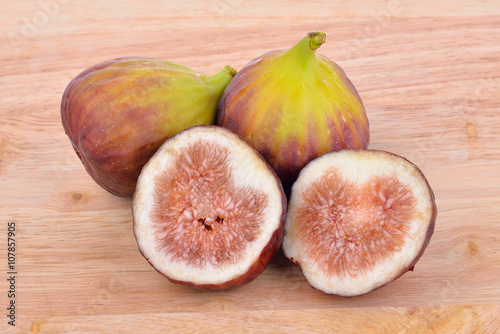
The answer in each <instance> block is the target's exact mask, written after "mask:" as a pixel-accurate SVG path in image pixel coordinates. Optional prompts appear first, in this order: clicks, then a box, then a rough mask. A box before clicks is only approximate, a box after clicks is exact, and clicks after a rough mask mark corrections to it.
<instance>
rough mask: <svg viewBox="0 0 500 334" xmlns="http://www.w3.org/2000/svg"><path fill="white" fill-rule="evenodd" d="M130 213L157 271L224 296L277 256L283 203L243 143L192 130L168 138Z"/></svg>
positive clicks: (207, 129) (145, 172) (270, 174)
mask: <svg viewBox="0 0 500 334" xmlns="http://www.w3.org/2000/svg"><path fill="white" fill-rule="evenodd" d="M132 211H133V217H134V234H135V237H136V239H137V244H138V248H139V250H140V252H141V253H142V254H143V256H144V257H145V258H146V259H147V260H148V261H149V263H150V264H151V265H152V266H153V267H154V268H155V269H156V270H157V271H158V272H160V273H161V274H163V275H165V276H166V277H167V278H168V279H170V280H171V281H172V282H175V283H182V284H186V285H189V286H193V287H197V288H199V289H202V290H224V289H229V288H232V287H236V286H241V285H243V284H246V283H248V282H250V281H252V280H253V279H254V278H256V277H257V276H258V275H259V274H260V273H262V271H264V269H265V268H266V266H267V264H268V262H269V260H270V259H271V258H272V257H273V256H274V255H275V253H276V251H277V250H278V248H279V246H280V244H281V241H282V238H283V225H284V221H285V216H286V198H285V195H284V193H283V188H282V185H281V182H280V180H279V179H278V177H277V176H276V174H275V173H274V171H273V170H272V169H271V168H270V167H269V165H268V164H267V163H266V162H265V161H264V160H263V158H262V157H261V156H260V155H259V154H258V153H257V152H256V151H255V150H254V149H253V148H252V147H251V146H249V145H248V144H247V143H246V142H244V141H243V140H242V139H241V138H240V137H238V136H237V135H235V134H234V133H232V132H230V131H229V130H226V129H224V128H222V127H218V126H195V127H191V128H189V129H187V130H184V131H182V132H179V133H178V134H176V135H174V136H173V137H171V138H170V139H168V140H167V141H166V142H165V143H164V144H163V145H162V146H161V147H160V149H159V150H158V152H157V153H155V155H154V156H153V157H152V158H151V160H150V161H149V162H148V163H147V164H146V165H145V167H144V168H143V169H142V171H141V174H140V176H139V180H138V183H137V188H136V192H135V194H134V198H133V205H132Z"/></svg>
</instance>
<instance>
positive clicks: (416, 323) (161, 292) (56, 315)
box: [0, 0, 500, 333]
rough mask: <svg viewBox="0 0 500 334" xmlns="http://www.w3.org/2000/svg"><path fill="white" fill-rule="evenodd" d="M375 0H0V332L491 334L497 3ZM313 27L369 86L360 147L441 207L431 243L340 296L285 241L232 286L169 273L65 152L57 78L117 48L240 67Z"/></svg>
mask: <svg viewBox="0 0 500 334" xmlns="http://www.w3.org/2000/svg"><path fill="white" fill-rule="evenodd" d="M367 3H368V2H366V1H361V0H356V1H341V0H338V1H330V0H328V1H327V0H324V1H320V0H316V1H309V2H306V1H296V2H286V1H283V0H279V1H264V0H259V1H243V0H208V1H201V0H182V1H173V0H163V1H162V0H156V1H143V0H134V1H116V0H113V1H79V0H18V1H3V2H2V9H1V13H0V22H2V23H1V26H0V47H1V48H0V61H1V66H0V217H1V220H0V239H1V241H0V248H1V250H0V254H1V255H0V296H1V297H0V310H3V311H0V332H2V333H166V332H172V333H182V332H194V333H196V332H230V333H246V332H249V333H250V332H257V333H261V332H272V333H280V332H282V333H292V332H304V333H309V332H327V333H332V332H346V333H500V267H499V266H500V134H499V133H500V113H499V106H500V74H499V73H500V38H499V37H500V3H499V2H498V1H495V0H483V1H474V0H456V1H452V0H443V1H434V0H425V1H403V0H377V1H371V2H370V4H367ZM313 30H321V31H324V32H325V33H326V34H327V42H326V44H324V45H323V46H322V47H321V49H320V50H319V52H320V53H321V54H323V55H325V56H327V57H329V58H331V59H332V60H335V61H336V62H337V63H338V64H339V65H340V66H342V67H343V68H344V70H345V71H346V72H347V74H348V76H349V77H350V78H351V80H352V81H353V83H354V84H355V86H356V87H357V89H358V91H359V93H360V95H361V97H362V98H363V100H364V103H365V106H366V109H367V112H368V115H369V119H370V125H371V135H372V139H371V143H370V148H376V149H384V150H389V151H392V152H394V153H397V154H400V155H403V156H405V157H407V158H408V159H410V160H411V161H413V162H414V163H416V164H417V165H418V166H419V167H420V168H421V169H422V170H423V172H424V173H425V175H426V176H427V177H428V179H429V182H430V184H431V185H432V187H433V189H434V191H435V194H436V198H437V205H438V210H439V213H438V218H437V225H436V230H435V234H434V237H433V239H432V240H431V243H430V245H429V247H428V249H427V251H426V253H425V254H424V256H423V257H422V259H421V261H420V262H419V263H418V264H417V266H416V268H415V271H414V272H410V273H407V274H406V275H404V276H403V277H402V278H401V279H399V280H397V281H396V282H393V283H392V284H390V285H388V286H386V287H384V288H382V289H379V290H377V291H375V292H373V293H371V294H368V295H366V296H362V297H356V298H349V299H345V298H341V297H335V296H328V295H324V294H322V293H321V292H319V291H316V290H314V289H312V288H310V287H309V286H308V285H307V283H306V282H305V280H304V278H303V276H302V275H301V273H300V271H299V270H298V268H296V267H294V266H293V265H291V264H290V263H289V262H288V261H286V260H285V259H284V258H283V257H282V256H278V257H277V258H276V259H274V260H273V261H272V263H271V264H270V265H269V267H268V268H267V269H266V271H265V272H264V273H263V274H262V275H261V276H259V277H258V278H257V279H256V280H255V281H254V282H252V283H250V284H248V285H246V286H244V287H241V288H238V289H234V290H231V291H227V292H222V293H204V292H199V291H195V290H192V289H190V288H187V287H183V286H179V285H174V284H172V283H170V282H168V281H167V280H166V279H164V278H163V277H162V276H160V275H159V274H157V273H156V272H155V271H154V270H153V268H152V267H150V266H149V264H148V263H147V262H146V261H145V260H144V259H143V258H142V257H141V255H140V254H139V252H138V251H137V248H136V243H135V240H134V237H133V234H132V227H131V213H130V204H131V202H130V200H127V199H121V198H117V197H114V196H113V195H110V194H109V193H107V192H106V191H104V190H103V189H101V188H100V187H99V186H98V185H96V184H95V183H94V182H93V181H92V179H91V178H90V177H89V176H88V175H87V173H86V172H85V170H84V168H83V166H82V165H81V163H80V162H79V160H78V158H77V156H76V154H75V153H74V152H73V150H72V148H71V145H70V142H69V140H68V139H67V137H66V135H65V134H64V132H63V129H62V127H61V124H60V116H59V104H60V98H61V95H62V93H63V91H64V89H65V87H66V85H67V84H68V83H69V81H70V80H71V79H72V78H73V77H74V76H76V75H77V74H78V73H79V72H81V71H82V70H84V69H85V68H87V67H89V66H91V65H93V64H95V63H98V62H101V61H103V60H107V59H110V58H115V57H120V56H134V55H135V56H150V57H156V58H161V59H167V60H171V61H175V62H179V63H182V64H184V65H187V66H189V67H191V68H193V69H195V70H196V71H198V72H200V73H206V74H211V73H214V72H216V71H218V70H219V69H220V68H222V67H223V66H224V65H226V64H230V65H232V66H233V67H235V68H236V69H240V68H241V67H242V66H243V65H245V64H246V63H247V62H248V61H250V60H251V59H253V58H255V57H257V56H259V55H261V54H262V53H264V52H267V51H270V50H273V49H282V48H288V47H291V46H292V45H293V44H294V43H295V42H297V41H298V40H299V39H300V38H302V37H303V36H304V35H305V34H306V33H307V32H308V31H313ZM10 221H14V222H15V223H16V226H17V232H18V233H17V249H16V256H17V259H16V261H17V262H16V269H17V271H18V275H17V280H16V306H17V308H16V311H17V313H16V315H17V318H16V324H17V326H16V327H15V328H13V327H11V326H8V325H7V321H8V318H6V314H7V311H6V307H8V302H9V300H8V298H7V291H8V289H9V287H8V285H7V283H8V282H7V281H6V279H7V278H8V277H7V274H6V272H7V270H8V269H7V245H6V242H7V240H6V239H7V223H8V222H10Z"/></svg>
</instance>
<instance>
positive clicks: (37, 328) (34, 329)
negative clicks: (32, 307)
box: [31, 322, 40, 334]
mask: <svg viewBox="0 0 500 334" xmlns="http://www.w3.org/2000/svg"><path fill="white" fill-rule="evenodd" d="M39 332H40V325H39V324H38V323H37V322H34V323H33V326H31V333H33V334H37V333H39Z"/></svg>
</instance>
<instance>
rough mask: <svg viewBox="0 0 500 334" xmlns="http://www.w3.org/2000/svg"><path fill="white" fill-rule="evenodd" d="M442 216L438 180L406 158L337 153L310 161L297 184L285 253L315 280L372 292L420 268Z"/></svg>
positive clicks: (340, 289) (319, 285) (331, 287)
mask: <svg viewBox="0 0 500 334" xmlns="http://www.w3.org/2000/svg"><path fill="white" fill-rule="evenodd" d="M436 215H437V208H436V204H435V200H434V194H433V192H432V189H431V187H430V186H429V184H428V182H427V180H426V178H425V176H424V175H423V174H422V172H421V171H420V170H419V168H418V167H417V166H415V165H414V164H412V163H411V162H409V161H408V160H406V159H405V158H403V157H400V156H398V155H395V154H393V153H390V152H386V151H379V150H351V149H344V150H340V151H337V152H330V153H326V154H324V155H322V156H321V157H319V158H316V159H314V160H312V161H311V162H310V163H309V164H307V165H306V167H304V169H302V171H301V172H300V174H299V177H298V179H297V181H296V182H295V183H294V185H293V188H292V194H291V198H290V202H289V207H288V213H287V218H286V222H285V236H284V239H283V246H282V247H283V252H284V254H285V256H286V257H288V258H289V259H290V260H292V261H293V262H294V263H296V264H298V265H299V266H300V268H301V270H302V272H303V274H304V276H305V278H306V280H307V281H308V283H309V284H310V285H311V286H312V287H314V288H316V289H318V290H321V291H323V292H325V293H327V294H335V295H340V296H346V297H350V296H357V295H361V294H366V293H368V292H370V291H372V290H374V289H376V288H379V287H381V286H384V285H386V284H387V283H389V282H391V281H393V280H395V279H397V278H398V277H400V276H401V275H403V274H404V273H405V272H407V271H408V270H413V267H414V266H415V264H416V263H417V261H418V260H419V259H420V257H421V256H422V254H423V252H424V250H425V248H426V247H427V245H428V244H429V241H430V238H431V236H432V233H433V231H434V224H435V220H436Z"/></svg>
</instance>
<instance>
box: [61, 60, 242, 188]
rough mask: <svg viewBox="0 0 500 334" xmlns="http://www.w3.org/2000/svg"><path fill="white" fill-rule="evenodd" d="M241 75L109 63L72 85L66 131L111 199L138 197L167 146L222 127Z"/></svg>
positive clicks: (153, 63)
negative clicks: (188, 133)
mask: <svg viewBox="0 0 500 334" xmlns="http://www.w3.org/2000/svg"><path fill="white" fill-rule="evenodd" d="M235 73H236V72H235V71H234V69H232V68H231V67H230V66H226V67H225V68H224V69H223V70H222V71H220V72H218V73H216V74H214V75H211V76H205V75H202V74H198V73H196V72H194V71H193V70H191V69H189V68H187V67H185V66H182V65H179V64H175V63H172V62H168V61H162V60H158V59H152V58H140V57H129V58H118V59H112V60H108V61H105V62H103V63H100V64H97V65H94V66H92V67H90V68H88V69H86V70H85V71H83V72H82V73H80V74H79V75H77V76H76V77H75V78H74V79H73V80H72V81H71V82H70V83H69V85H68V86H67V88H66V90H65V92H64V94H63V96H62V101H61V119H62V124H63V127H64V130H65V132H66V134H67V135H68V137H69V139H70V141H71V143H72V145H73V148H74V149H75V151H76V153H77V155H78V157H79V158H80V159H81V161H82V162H83V164H84V166H85V168H86V170H87V172H88V173H89V174H90V176H92V178H93V179H94V180H95V181H96V182H97V183H98V184H99V185H101V186H102V187H103V188H104V189H106V190H108V191H109V192H111V193H112V194H115V195H118V196H123V197H131V196H132V194H133V193H134V190H135V186H136V182H137V178H138V177H139V173H140V171H141V169H142V167H143V166H144V164H145V163H146V162H147V161H148V160H149V158H150V157H151V156H152V155H153V154H154V152H155V151H156V150H157V149H158V148H159V147H160V145H161V144H162V143H163V142H164V141H165V140H166V139H167V138H169V137H170V136H172V135H173V134H175V133H177V132H179V131H181V130H183V129H186V128H188V127H191V126H194V125H198V124H213V123H215V118H216V113H217V106H218V103H219V99H220V96H221V94H222V92H223V90H224V88H225V87H226V85H227V83H228V82H229V81H230V80H231V79H232V78H233V76H234V74H235Z"/></svg>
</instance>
